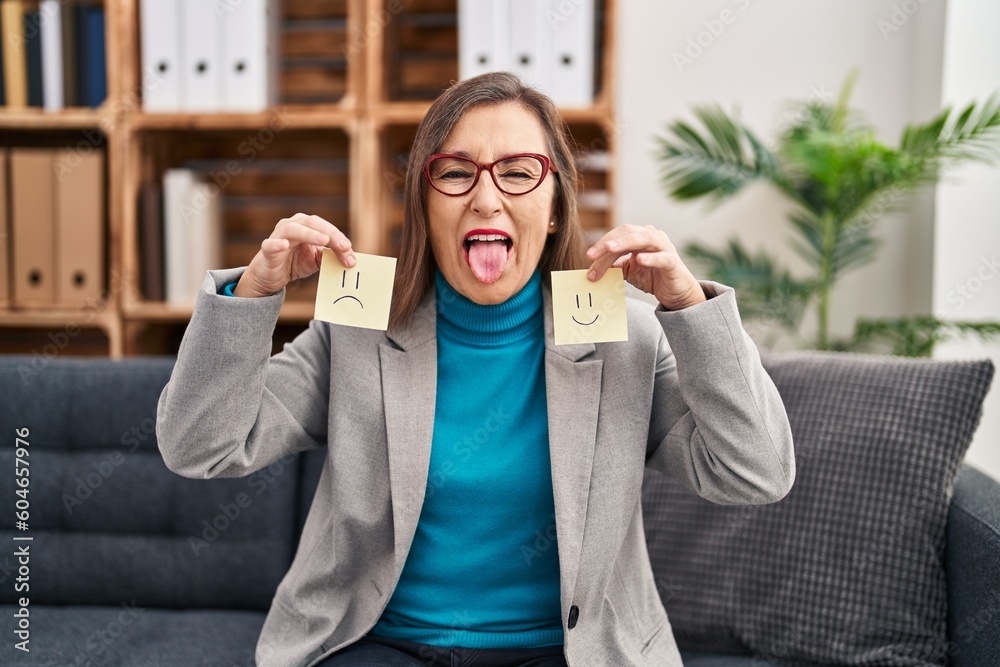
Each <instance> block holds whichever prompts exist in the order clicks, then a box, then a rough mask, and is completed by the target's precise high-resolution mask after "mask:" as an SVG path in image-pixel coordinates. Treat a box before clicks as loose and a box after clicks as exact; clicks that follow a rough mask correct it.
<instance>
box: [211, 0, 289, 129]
mask: <svg viewBox="0 0 1000 667" xmlns="http://www.w3.org/2000/svg"><path fill="white" fill-rule="evenodd" d="M280 19H281V17H280V16H278V4H277V3H276V2H275V1H274V0H242V2H240V3H237V4H234V5H231V6H230V7H228V8H227V10H226V11H224V12H222V14H221V24H222V44H223V53H224V57H223V72H222V108H223V109H225V110H226V111H247V112H252V111H263V110H265V109H267V108H268V107H269V106H271V105H272V104H274V102H275V97H276V92H277V87H278V69H277V63H278V53H277V51H278V22H279V21H280Z"/></svg>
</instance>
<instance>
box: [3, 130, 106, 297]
mask: <svg viewBox="0 0 1000 667" xmlns="http://www.w3.org/2000/svg"><path fill="white" fill-rule="evenodd" d="M8 150H9V152H10V160H9V163H6V162H5V164H6V166H7V169H8V171H9V176H10V178H9V183H10V191H9V193H7V197H6V198H7V200H8V201H9V203H10V206H9V210H10V215H11V221H10V229H11V231H10V238H9V239H8V240H9V245H10V247H11V253H12V255H11V264H12V269H13V270H12V272H11V275H12V276H13V278H12V281H11V285H10V302H11V305H13V306H15V307H22V306H54V305H58V306H67V307H69V306H80V305H84V304H86V303H88V302H89V301H91V300H93V299H97V298H99V296H100V294H101V285H102V283H103V273H104V271H103V267H104V220H105V218H106V213H105V210H106V209H105V192H106V187H105V175H104V173H105V172H104V153H103V152H101V151H91V152H89V153H86V154H79V153H78V152H77V150H76V149H75V148H22V147H14V148H10V149H8Z"/></svg>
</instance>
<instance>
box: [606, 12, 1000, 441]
mask: <svg viewBox="0 0 1000 667" xmlns="http://www.w3.org/2000/svg"><path fill="white" fill-rule="evenodd" d="M967 1H968V2H969V4H973V3H972V2H971V0H967ZM903 4H907V6H908V9H910V10H911V13H910V14H906V13H905V12H903V11H902V9H898V10H896V9H894V7H900V6H901V5H903ZM618 7H619V11H620V20H619V24H618V30H619V34H618V44H619V59H618V62H617V81H618V88H617V90H616V100H617V109H618V115H619V122H620V126H619V128H618V142H619V143H618V156H619V157H618V159H619V164H618V165H617V168H618V174H619V175H620V176H619V180H618V196H617V198H616V204H615V205H616V218H617V220H618V221H619V222H622V223H625V222H629V223H635V224H640V225H646V224H652V225H656V226H658V227H660V228H662V229H664V230H665V231H666V232H667V233H668V235H669V236H670V238H671V240H672V241H673V242H674V243H675V245H677V247H678V248H683V246H684V244H686V243H687V242H689V241H694V240H698V241H701V242H704V243H708V244H711V245H712V246H714V247H720V246H721V244H722V243H723V241H724V240H725V239H726V238H728V237H729V236H730V235H733V234H735V235H737V236H738V237H739V238H741V240H743V242H744V244H745V245H747V246H748V247H750V248H751V249H753V250H757V249H762V248H767V249H769V250H771V251H773V252H774V253H775V254H776V255H777V256H778V258H779V259H780V260H781V261H782V262H783V263H784V265H785V266H787V267H789V268H790V269H791V270H792V272H793V273H796V274H798V275H805V272H804V269H805V268H806V267H805V266H804V264H803V262H802V260H800V259H799V258H798V257H797V256H796V255H794V254H793V253H792V252H791V251H790V250H789V249H788V246H787V240H788V239H789V237H790V236H791V234H792V232H791V229H790V226H789V224H788V223H787V221H786V220H785V217H784V211H786V210H787V205H786V203H785V201H784V200H783V199H782V198H781V197H780V196H779V195H777V194H776V193H775V192H774V191H772V190H771V189H769V188H768V187H767V186H752V187H751V188H749V189H748V190H747V191H745V192H744V193H742V194H741V195H739V196H738V197H737V198H735V199H733V200H731V201H729V202H727V203H726V204H723V205H722V206H721V207H719V208H717V209H715V210H714V211H710V210H709V209H708V207H707V205H706V204H705V203H702V202H699V203H693V204H681V203H677V202H675V201H672V200H670V199H669V198H668V196H667V194H666V192H665V191H664V189H663V188H662V186H661V185H660V183H659V163H658V161H657V160H656V158H655V155H654V153H655V147H656V144H655V142H654V139H653V137H654V136H655V135H660V134H664V128H665V126H666V124H667V123H668V122H670V121H673V120H676V119H678V118H685V119H688V120H691V119H692V114H691V109H692V107H693V106H694V105H696V104H704V103H709V102H718V103H720V104H722V105H723V107H724V108H726V109H732V108H733V107H734V106H738V107H739V108H740V111H741V115H742V117H743V119H744V120H745V121H746V122H747V123H748V124H749V125H750V126H751V127H752V128H754V129H755V130H756V131H757V134H758V135H759V136H761V137H762V138H763V139H765V140H768V139H771V138H773V137H774V136H775V134H776V130H777V129H778V128H779V127H780V126H781V125H782V124H783V122H787V119H788V112H787V107H786V106H785V105H784V104H783V101H787V100H802V99H808V98H810V97H813V96H815V97H822V98H826V97H829V98H831V99H832V98H834V97H835V96H836V95H837V93H838V92H839V90H840V87H841V85H842V84H843V82H844V80H845V78H846V76H847V74H848V72H849V71H850V70H851V69H853V68H855V67H857V68H858V69H859V71H860V76H859V78H858V80H857V83H856V84H855V88H854V92H853V95H852V97H851V105H852V106H853V107H855V108H857V109H860V110H863V111H864V113H865V115H866V117H867V119H868V121H869V122H870V123H871V124H872V126H873V128H874V130H875V133H876V135H877V137H878V138H879V139H881V140H883V141H885V142H887V143H889V144H892V145H895V144H897V143H898V140H899V136H900V133H901V131H902V129H903V127H904V126H905V125H906V124H908V123H913V122H923V121H926V120H928V119H929V118H931V117H932V116H933V115H934V114H935V112H936V111H937V110H938V109H939V107H940V99H941V98H940V95H941V61H942V52H943V47H942V42H943V28H942V27H941V26H942V25H943V23H944V15H945V3H944V2H940V1H939V2H934V1H930V2H926V3H924V4H921V3H920V2H919V1H918V0H907V1H906V2H904V0H849V1H845V2H826V3H816V2H808V3H807V2H797V1H795V0H769V1H768V2H764V1H763V0H709V1H707V2H701V3H692V2H680V1H679V0H669V1H663V2H655V3H646V2H623V3H619V4H618ZM723 12H729V13H728V14H723ZM894 12H895V13H894ZM724 20H725V21H729V22H728V24H727V23H725V22H724ZM705 22H708V24H707V25H706V23H705ZM981 25H983V26H987V25H994V26H995V25H997V23H996V22H995V21H994V22H992V23H989V22H987V21H981ZM713 29H714V31H715V33H716V34H713V32H712V30H713ZM699 37H700V38H701V40H702V42H703V43H707V44H708V46H702V47H701V52H700V53H698V51H697V48H696V47H691V48H692V51H691V52H690V54H687V53H686V50H687V49H688V48H689V47H690V44H691V42H692V41H694V42H697V40H698V39H699ZM675 54H679V55H681V56H685V55H688V57H691V60H692V62H685V63H681V64H678V63H677V62H675ZM994 79H995V80H996V79H997V77H996V76H995V70H994ZM934 200H935V193H934V190H933V188H926V189H925V190H924V191H923V192H921V193H917V195H916V196H914V197H913V198H912V199H911V200H910V203H909V204H908V206H906V207H905V208H904V210H903V211H901V212H899V213H893V214H889V215H887V216H885V217H883V218H882V219H880V221H879V222H878V223H877V224H876V231H877V233H878V234H879V236H880V237H881V238H883V239H884V244H883V247H882V249H881V251H880V252H879V254H878V257H877V260H876V262H875V263H873V264H870V265H868V266H866V267H864V268H862V269H859V270H857V271H855V272H854V273H851V274H849V275H847V276H845V277H844V278H842V279H841V281H840V282H839V283H838V286H837V288H836V290H835V292H834V294H833V297H832V303H831V308H830V318H831V332H832V333H833V334H834V335H848V334H849V333H850V332H851V331H852V329H853V326H854V321H855V320H856V319H857V318H858V317H864V316H871V317H891V316H900V315H914V314H928V313H930V312H932V308H933V301H932V291H933V289H934V283H933V280H934V275H933V273H932V271H931V266H932V262H933V259H934V249H933V239H934V226H933V220H934V214H933V212H934V206H935V201H934ZM993 220H994V223H993V224H994V226H995V220H996V218H994V219H993ZM998 250H1000V248H998ZM682 257H683V251H682ZM690 265H691V266H692V269H693V270H694V271H695V275H696V276H698V277H702V276H701V275H700V273H699V270H698V269H697V268H695V265H694V264H693V262H691V263H690ZM810 273H811V272H810ZM996 286H997V287H1000V280H997V281H996ZM984 300H985V299H984ZM748 328H749V329H750V330H751V334H752V335H754V337H755V339H756V340H758V343H764V344H769V345H771V346H773V347H774V348H775V349H787V348H790V347H796V346H799V345H798V344H796V343H794V342H793V341H790V340H787V339H780V340H778V341H776V343H774V344H771V343H769V342H768V341H767V340H766V336H765V335H764V333H766V332H763V333H762V332H759V330H755V329H752V328H750V327H748ZM815 332H816V320H815V316H814V314H813V313H810V315H809V316H808V317H807V318H806V320H805V321H804V323H803V334H804V335H805V336H806V338H808V339H810V340H812V339H814V337H815ZM994 411H995V409H994ZM993 441H994V442H997V441H1000V437H993Z"/></svg>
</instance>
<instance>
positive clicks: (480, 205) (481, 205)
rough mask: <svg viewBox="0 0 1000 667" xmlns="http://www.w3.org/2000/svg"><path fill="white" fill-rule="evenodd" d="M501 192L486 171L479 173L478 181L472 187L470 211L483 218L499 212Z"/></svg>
mask: <svg viewBox="0 0 1000 667" xmlns="http://www.w3.org/2000/svg"><path fill="white" fill-rule="evenodd" d="M502 195H503V193H501V192H500V191H499V190H498V189H497V185H496V183H494V182H493V179H492V178H490V175H489V173H488V172H486V171H483V172H482V173H481V174H480V175H479V182H478V183H476V187H474V188H473V189H472V203H471V205H472V211H473V213H475V214H477V215H481V216H482V217H484V218H489V217H492V216H494V215H496V214H497V213H499V212H500V207H501V197H502Z"/></svg>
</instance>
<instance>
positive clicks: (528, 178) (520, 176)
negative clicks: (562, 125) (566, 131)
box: [424, 153, 558, 197]
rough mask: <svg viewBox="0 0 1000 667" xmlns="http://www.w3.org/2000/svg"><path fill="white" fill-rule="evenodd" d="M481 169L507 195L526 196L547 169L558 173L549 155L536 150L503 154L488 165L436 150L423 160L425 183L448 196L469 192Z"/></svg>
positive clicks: (538, 182)
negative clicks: (488, 174)
mask: <svg viewBox="0 0 1000 667" xmlns="http://www.w3.org/2000/svg"><path fill="white" fill-rule="evenodd" d="M484 169H485V170H486V171H488V172H490V176H491V177H492V178H493V183H494V184H495V185H496V186H497V189H498V190H499V191H500V192H503V193H504V194H508V195H526V194H528V193H529V192H531V191H532V190H534V189H535V188H537V187H538V186H539V185H541V183H542V181H543V180H545V175H546V174H548V173H549V171H551V172H552V173H553V174H556V173H558V170H557V169H556V168H555V166H554V165H553V164H552V162H551V161H550V160H549V158H548V157H546V156H545V155H541V154H539V153H517V154H514V155H505V156H504V157H502V158H500V159H499V160H497V161H495V162H491V163H489V164H480V163H478V162H476V161H475V160H470V159H469V158H466V157H462V156H461V155H453V154H451V153H435V154H434V155H431V156H430V157H429V158H427V161H426V162H424V176H425V177H426V178H427V182H428V183H430V184H431V187H433V188H434V189H435V190H437V191H438V192H440V193H441V194H443V195H448V196H450V197H458V196H460V195H464V194H466V193H468V192H470V191H471V190H472V188H474V187H476V183H478V182H479V175H480V174H481V173H482V172H483V170H484Z"/></svg>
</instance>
